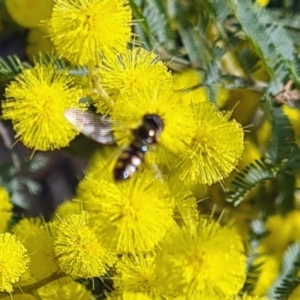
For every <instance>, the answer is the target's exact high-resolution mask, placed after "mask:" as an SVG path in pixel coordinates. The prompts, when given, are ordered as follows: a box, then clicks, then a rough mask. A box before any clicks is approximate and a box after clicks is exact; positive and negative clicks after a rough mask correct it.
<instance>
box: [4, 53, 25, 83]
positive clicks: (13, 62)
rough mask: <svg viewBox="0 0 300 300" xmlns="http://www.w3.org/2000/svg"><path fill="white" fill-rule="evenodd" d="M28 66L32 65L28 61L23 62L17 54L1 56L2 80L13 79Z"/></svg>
mask: <svg viewBox="0 0 300 300" xmlns="http://www.w3.org/2000/svg"><path fill="white" fill-rule="evenodd" d="M27 68H31V65H30V64H29V63H28V62H21V61H20V59H19V57H18V56H16V55H9V56H7V57H6V58H3V57H0V81H8V80H11V79H13V78H14V77H15V76H16V75H18V74H19V73H20V72H22V70H23V69H27Z"/></svg>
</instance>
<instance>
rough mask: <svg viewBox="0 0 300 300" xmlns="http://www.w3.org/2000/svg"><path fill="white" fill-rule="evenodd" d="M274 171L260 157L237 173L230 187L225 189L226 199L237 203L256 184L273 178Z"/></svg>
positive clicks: (235, 204)
mask: <svg viewBox="0 0 300 300" xmlns="http://www.w3.org/2000/svg"><path fill="white" fill-rule="evenodd" d="M275 175H276V173H275V172H274V170H273V169H272V167H271V166H270V165H267V164H266V163H265V162H264V161H263V160H262V159H261V160H255V161H254V162H253V163H251V164H250V165H249V166H247V167H246V168H244V169H243V170H242V171H241V172H240V173H238V174H237V175H236V176H235V178H234V179H233V181H232V183H231V189H230V190H227V191H226V194H227V196H226V200H227V201H228V202H230V203H233V205H234V206H237V205H239V204H240V203H241V202H242V201H243V199H244V198H245V196H246V195H247V194H248V193H249V192H250V191H251V190H252V189H253V188H254V187H256V186H259V185H261V184H263V183H264V182H266V181H267V180H271V179H274V178H275Z"/></svg>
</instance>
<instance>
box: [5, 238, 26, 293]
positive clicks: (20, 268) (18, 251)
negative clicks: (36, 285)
mask: <svg viewBox="0 0 300 300" xmlns="http://www.w3.org/2000/svg"><path fill="white" fill-rule="evenodd" d="M0 265H1V268H0V291H2V292H3V291H4V292H8V293H9V292H12V291H13V284H14V283H17V282H18V281H19V280H20V277H21V276H22V275H23V274H24V273H25V272H26V271H27V269H28V265H29V257H28V254H27V249H25V247H24V246H23V245H22V244H21V243H20V242H19V241H18V240H17V239H16V237H15V236H14V235H11V234H10V233H3V234H0Z"/></svg>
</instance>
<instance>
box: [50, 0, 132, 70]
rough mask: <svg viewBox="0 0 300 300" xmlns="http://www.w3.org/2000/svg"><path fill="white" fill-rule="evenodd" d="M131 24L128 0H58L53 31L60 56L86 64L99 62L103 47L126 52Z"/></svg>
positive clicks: (104, 49) (54, 42)
mask: <svg viewBox="0 0 300 300" xmlns="http://www.w3.org/2000/svg"><path fill="white" fill-rule="evenodd" d="M130 25H131V10H130V8H129V6H128V2H127V1H126V0H114V1H111V0H55V4H54V7H53V11H52V15H51V18H50V21H49V32H50V37H51V40H52V42H53V44H54V46H55V48H56V50H57V53H58V54H59V55H60V56H63V57H65V58H67V59H68V60H70V61H71V62H72V63H75V64H78V65H85V64H88V63H89V62H91V61H92V62H94V63H99V62H100V61H101V57H100V53H101V52H103V51H104V52H108V51H111V50H112V49H115V50H116V51H117V52H124V51H125V49H126V44H127V43H128V42H129V40H130V36H131V29H130Z"/></svg>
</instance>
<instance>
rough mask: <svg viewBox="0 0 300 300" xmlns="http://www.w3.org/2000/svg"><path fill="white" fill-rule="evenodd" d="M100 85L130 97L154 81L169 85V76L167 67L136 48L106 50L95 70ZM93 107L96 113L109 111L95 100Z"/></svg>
mask: <svg viewBox="0 0 300 300" xmlns="http://www.w3.org/2000/svg"><path fill="white" fill-rule="evenodd" d="M96 74H97V75H98V76H99V80H100V82H101V85H102V87H103V88H104V89H105V90H106V91H107V92H108V93H109V94H116V95H117V98H122V97H123V95H124V94H129V95H128V97H131V95H132V96H133V97H134V96H136V95H137V94H138V93H139V90H141V89H142V88H143V87H144V86H147V85H148V84H150V83H153V82H156V83H157V84H158V85H171V82H172V77H171V73H170V72H169V71H168V69H167V66H166V65H165V64H164V63H163V62H161V61H159V58H158V57H157V56H156V55H155V54H154V53H153V52H149V51H147V50H145V49H143V48H140V47H134V48H133V49H131V50H127V51H126V52H124V53H123V54H122V53H117V52H115V51H113V52H110V53H107V54H106V55H104V56H103V59H102V61H101V63H100V65H99V68H98V69H97V71H96ZM95 106H96V107H97V109H98V111H99V112H100V113H107V111H109V112H111V111H110V110H109V108H108V107H106V106H105V103H103V101H101V99H99V100H98V101H95Z"/></svg>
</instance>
